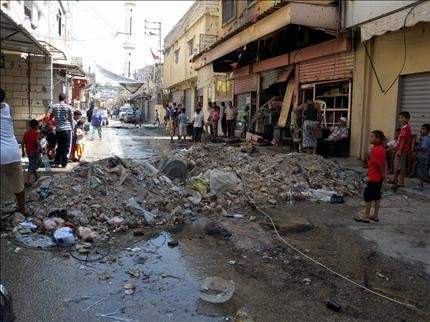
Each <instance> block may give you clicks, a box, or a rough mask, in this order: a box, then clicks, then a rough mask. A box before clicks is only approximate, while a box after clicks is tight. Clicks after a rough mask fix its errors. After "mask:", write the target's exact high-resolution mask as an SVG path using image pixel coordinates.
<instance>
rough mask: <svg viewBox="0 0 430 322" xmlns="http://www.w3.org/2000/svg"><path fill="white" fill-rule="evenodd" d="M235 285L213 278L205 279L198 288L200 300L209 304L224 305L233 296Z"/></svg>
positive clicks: (216, 277)
mask: <svg viewBox="0 0 430 322" xmlns="http://www.w3.org/2000/svg"><path fill="white" fill-rule="evenodd" d="M235 289H236V285H235V283H234V282H233V281H232V280H226V279H224V278H222V277H218V276H214V277H207V278H205V279H204V280H203V281H202V283H201V287H200V298H201V299H202V300H203V301H206V302H210V303H224V302H227V301H228V300H230V299H231V298H232V296H233V294H234V291H235Z"/></svg>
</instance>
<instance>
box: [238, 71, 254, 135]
mask: <svg viewBox="0 0 430 322" xmlns="http://www.w3.org/2000/svg"><path fill="white" fill-rule="evenodd" d="M258 82H259V74H250V75H247V76H242V77H238V78H234V86H233V93H234V101H233V104H234V106H235V107H236V108H237V112H238V117H237V122H236V131H241V132H244V131H245V130H247V131H249V126H250V122H249V120H251V119H252V117H253V116H254V114H255V112H256V109H257V92H258ZM246 120H248V122H246ZM245 126H247V127H248V128H247V129H244V127H245Z"/></svg>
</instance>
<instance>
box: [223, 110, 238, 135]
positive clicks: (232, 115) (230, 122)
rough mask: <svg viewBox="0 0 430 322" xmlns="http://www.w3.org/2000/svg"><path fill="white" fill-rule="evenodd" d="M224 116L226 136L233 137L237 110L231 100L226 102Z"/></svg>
mask: <svg viewBox="0 0 430 322" xmlns="http://www.w3.org/2000/svg"><path fill="white" fill-rule="evenodd" d="M225 115H226V116H225V117H226V121H227V136H228V138H229V139H233V138H234V129H235V127H236V122H235V120H236V117H237V110H236V108H235V107H234V106H233V104H232V103H231V102H228V104H227V107H226V108H225Z"/></svg>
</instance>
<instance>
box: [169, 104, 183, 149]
mask: <svg viewBox="0 0 430 322" xmlns="http://www.w3.org/2000/svg"><path fill="white" fill-rule="evenodd" d="M180 105H181V104H179V106H180ZM179 109H180V107H178V106H176V103H173V107H172V109H171V110H170V122H171V128H170V142H171V143H173V142H174V141H173V137H174V136H175V135H176V133H177V132H178V114H179Z"/></svg>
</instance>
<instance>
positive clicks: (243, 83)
mask: <svg viewBox="0 0 430 322" xmlns="http://www.w3.org/2000/svg"><path fill="white" fill-rule="evenodd" d="M257 86H258V74H251V75H248V76H245V77H241V78H236V79H234V94H241V93H248V92H256V91H257Z"/></svg>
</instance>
